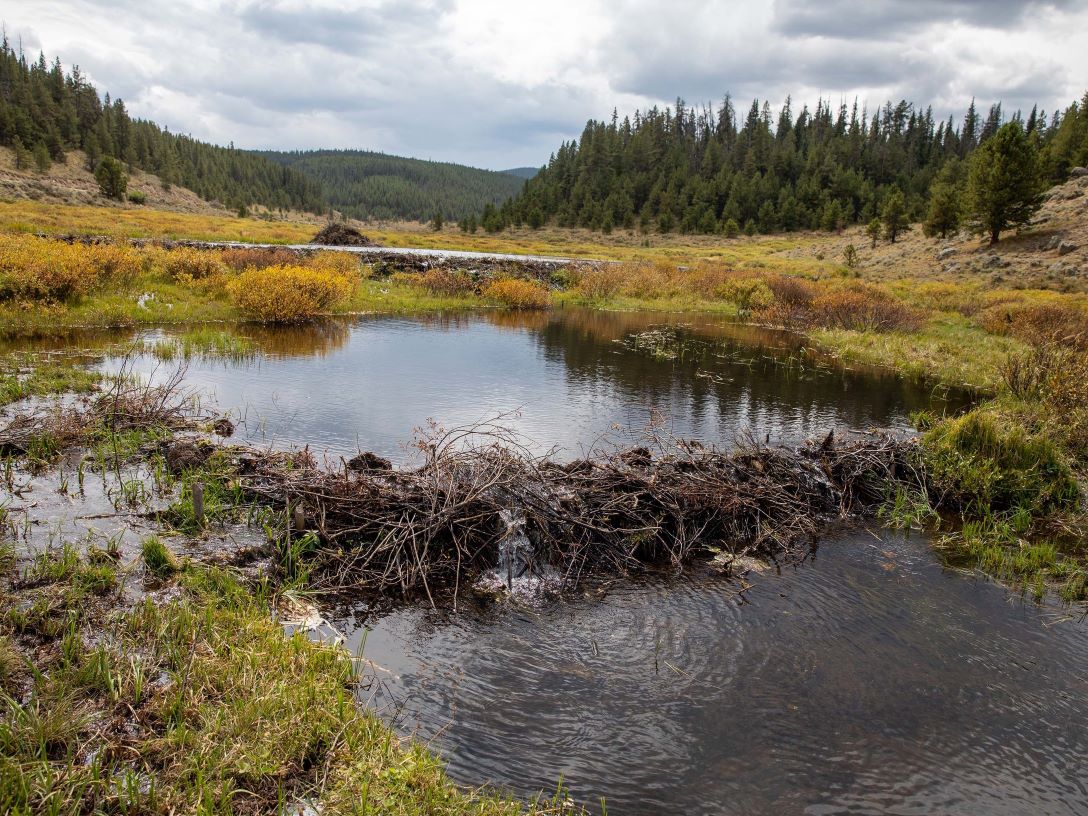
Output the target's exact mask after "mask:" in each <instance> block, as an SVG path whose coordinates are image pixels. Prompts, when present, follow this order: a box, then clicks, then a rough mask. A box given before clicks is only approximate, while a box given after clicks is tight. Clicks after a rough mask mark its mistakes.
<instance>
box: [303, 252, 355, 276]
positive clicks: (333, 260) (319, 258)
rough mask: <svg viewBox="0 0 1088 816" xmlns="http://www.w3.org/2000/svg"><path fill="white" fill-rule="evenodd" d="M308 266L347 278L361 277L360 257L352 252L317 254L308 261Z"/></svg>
mask: <svg viewBox="0 0 1088 816" xmlns="http://www.w3.org/2000/svg"><path fill="white" fill-rule="evenodd" d="M306 266H309V267H312V268H313V269H326V270H328V271H329V272H333V273H335V274H337V275H342V276H344V277H346V278H358V277H359V256H358V255H355V254H353V253H351V252H327V251H326V252H315V253H314V254H313V255H311V256H310V257H309V258H307V259H306Z"/></svg>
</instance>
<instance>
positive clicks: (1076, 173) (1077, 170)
mask: <svg viewBox="0 0 1088 816" xmlns="http://www.w3.org/2000/svg"><path fill="white" fill-rule="evenodd" d="M1069 175H1070V176H1071V177H1072V178H1081V177H1082V176H1088V167H1074V168H1073V169H1072V170H1070V171H1069Z"/></svg>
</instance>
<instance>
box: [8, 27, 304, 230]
mask: <svg viewBox="0 0 1088 816" xmlns="http://www.w3.org/2000/svg"><path fill="white" fill-rule="evenodd" d="M0 145H3V146H6V147H10V148H12V150H13V152H14V156H15V163H16V165H17V166H18V169H23V168H24V167H27V166H31V167H34V168H36V169H37V170H39V171H40V172H43V173H44V172H46V171H47V170H48V169H49V167H50V166H51V165H52V164H54V163H58V164H65V163H66V155H65V154H66V153H67V152H68V151H71V150H77V149H78V150H82V151H84V154H85V160H86V162H87V169H88V170H90V169H92V168H93V167H94V166H95V165H96V164H97V163H98V162H99V161H100V160H101V159H102V157H103V156H113V157H116V158H118V159H120V160H122V161H124V162H125V163H126V164H128V165H129V167H130V168H133V169H137V170H143V171H145V172H147V173H153V174H155V175H156V176H158V177H159V178H160V179H162V182H163V184H164V185H167V186H169V185H174V184H179V185H181V186H183V187H187V188H188V189H190V190H192V191H194V192H195V193H197V194H198V195H199V196H201V197H202V198H204V199H205V200H207V201H218V202H220V203H222V204H224V205H226V206H228V207H230V208H232V209H240V208H242V207H244V206H249V205H252V204H260V205H263V206H265V207H268V208H271V209H285V210H286V209H294V210H306V211H310V212H321V211H322V210H323V209H325V207H324V202H323V200H322V198H321V188H320V186H319V185H317V184H315V183H314V182H313V181H311V180H309V179H308V178H306V177H305V176H303V175H301V174H300V173H296V172H294V171H292V170H290V169H287V168H284V167H283V166H282V165H281V164H277V163H275V162H271V161H269V160H268V159H267V158H265V157H262V156H259V155H257V154H254V153H250V152H248V151H244V150H236V149H234V148H233V147H229V148H228V147H218V146H217V145H212V144H207V143H206V142H200V141H197V140H196V139H193V138H191V137H189V136H179V135H177V134H174V133H171V132H170V131H168V130H164V129H162V128H160V127H159V126H158V125H156V124H155V123H154V122H147V121H143V120H140V119H133V118H131V117H130V116H129V115H128V111H127V110H125V105H124V103H123V102H122V101H121V100H120V99H115V100H113V101H110V96H109V94H106V95H105V98H104V99H101V98H99V95H98V90H97V89H96V88H95V87H94V86H93V85H91V84H90V83H89V82H88V81H87V79H86V78H85V77H84V76H83V75H82V74H80V72H79V69H78V68H73V69H72V71H71V73H68V74H65V73H64V70H63V69H62V68H61V64H60V60H59V59H56V60H54V61H53V63H52V64H51V65H50V64H47V63H46V61H45V56H44V55H41V56H39V57H38V59H37V60H36V61H34V62H30V61H28V60H27V58H26V56H25V55H24V54H22V53H18V52H16V51H15V50H14V49H13V48H12V47H11V45H10V44H9V43H8V41H7V38H6V37H5V38H4V40H3V44H2V46H0Z"/></svg>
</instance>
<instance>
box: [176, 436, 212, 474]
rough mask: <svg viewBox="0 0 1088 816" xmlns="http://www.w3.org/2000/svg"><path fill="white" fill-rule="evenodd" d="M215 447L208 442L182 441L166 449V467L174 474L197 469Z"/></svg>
mask: <svg viewBox="0 0 1088 816" xmlns="http://www.w3.org/2000/svg"><path fill="white" fill-rule="evenodd" d="M214 450H215V446H214V445H211V444H210V443H208V442H200V441H195V440H192V439H182V440H179V441H177V442H173V443H171V444H170V446H169V447H168V448H167V449H166V467H167V469H168V470H169V471H170V472H171V473H174V474H179V473H182V472H184V471H186V470H193V469H194V468H198V467H200V466H201V465H203V464H204V463H205V462H207V461H208V457H209V456H211V455H212V451H214Z"/></svg>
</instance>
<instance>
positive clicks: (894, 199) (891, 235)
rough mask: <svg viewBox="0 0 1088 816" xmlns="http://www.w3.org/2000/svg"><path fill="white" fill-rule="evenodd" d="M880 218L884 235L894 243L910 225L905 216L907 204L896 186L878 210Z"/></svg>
mask: <svg viewBox="0 0 1088 816" xmlns="http://www.w3.org/2000/svg"><path fill="white" fill-rule="evenodd" d="M880 220H881V222H882V223H883V224H884V237H885V238H887V239H888V240H889V241H891V242H892V243H893V244H894V243H895V239H896V238H898V237H899V234H900V233H902V232H905V231H906V230H907V229H908V228H909V226H910V220H909V219H908V218H907V205H906V202H905V201H904V200H903V193H902V191H900V190H899V189H898V188H896V189H894V190H892V192H891V194H889V196H888V198H887V200H885V202H884V208H883V209H882V210H881V211H880Z"/></svg>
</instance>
